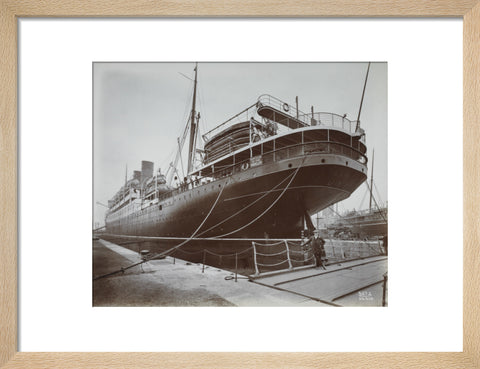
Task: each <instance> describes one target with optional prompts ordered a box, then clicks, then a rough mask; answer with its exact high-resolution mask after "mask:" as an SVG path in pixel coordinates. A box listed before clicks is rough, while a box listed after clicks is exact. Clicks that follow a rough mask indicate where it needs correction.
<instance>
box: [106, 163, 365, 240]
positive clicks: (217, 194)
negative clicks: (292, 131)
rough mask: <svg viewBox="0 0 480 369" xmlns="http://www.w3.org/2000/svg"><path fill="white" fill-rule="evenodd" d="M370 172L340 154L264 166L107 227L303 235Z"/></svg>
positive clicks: (157, 232) (152, 232) (186, 233)
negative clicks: (309, 222)
mask: <svg viewBox="0 0 480 369" xmlns="http://www.w3.org/2000/svg"><path fill="white" fill-rule="evenodd" d="M350 161H351V160H350ZM365 172H366V167H365V166H364V165H363V164H360V163H358V162H355V161H353V162H351V163H349V160H348V158H347V157H343V156H341V155H311V156H308V157H298V158H295V159H288V160H283V161H279V162H273V163H270V164H262V165H260V166H257V167H249V168H246V169H244V170H242V171H239V172H237V173H233V174H232V175H230V176H228V177H225V178H222V179H219V180H217V181H214V182H211V183H208V184H203V185H200V186H197V187H195V188H193V189H189V190H186V191H183V192H180V193H178V194H176V195H175V196H173V197H171V198H168V199H165V200H162V201H159V202H158V203H155V204H152V205H151V206H149V207H146V208H144V209H140V208H138V205H135V204H131V205H129V206H127V207H126V208H125V209H124V210H123V212H124V215H123V216H118V215H117V216H116V217H115V218H116V219H112V217H107V219H106V228H107V232H108V233H111V234H118V235H136V236H157V237H185V238H188V237H192V236H195V237H203V238H206V237H228V238H267V237H268V238H298V237H299V236H300V232H301V230H302V229H303V228H304V225H303V219H304V217H305V216H306V215H309V214H313V213H316V212H318V211H320V210H322V209H324V208H326V207H328V206H330V205H332V204H334V203H336V202H338V201H341V200H343V199H345V198H347V197H349V196H350V194H351V193H352V192H353V191H354V190H355V189H356V188H357V187H358V186H360V184H361V183H362V182H363V181H364V180H365V179H366V175H365ZM135 206H137V208H135Z"/></svg>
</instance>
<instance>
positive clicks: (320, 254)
mask: <svg viewBox="0 0 480 369" xmlns="http://www.w3.org/2000/svg"><path fill="white" fill-rule="evenodd" d="M307 243H309V244H310V246H311V248H312V251H313V256H315V268H318V267H319V266H321V267H322V268H323V269H326V268H325V265H324V264H323V263H324V261H325V260H326V256H327V254H326V252H325V247H324V245H325V240H324V239H323V238H322V237H320V235H319V233H318V230H315V231H314V232H313V237H311V238H310V240H308V242H307Z"/></svg>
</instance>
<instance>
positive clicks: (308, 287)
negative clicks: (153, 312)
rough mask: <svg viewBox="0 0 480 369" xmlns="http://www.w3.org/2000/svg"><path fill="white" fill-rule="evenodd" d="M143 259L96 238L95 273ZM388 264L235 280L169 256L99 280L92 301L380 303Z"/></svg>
mask: <svg viewBox="0 0 480 369" xmlns="http://www.w3.org/2000/svg"><path fill="white" fill-rule="evenodd" d="M139 261H141V257H140V255H139V254H138V253H137V252H135V251H132V250H130V249H127V248H125V247H122V246H119V245H116V244H113V243H111V242H108V241H105V240H102V239H99V240H94V241H93V278H95V277H98V276H102V275H105V274H108V273H110V272H113V271H117V270H119V269H120V268H122V267H127V266H129V265H132V264H134V263H137V262H139ZM386 268H387V258H386V257H377V258H368V259H363V260H357V261H351V262H345V263H342V264H341V265H337V264H335V265H329V266H327V270H326V271H325V270H323V269H322V270H320V269H315V268H307V269H303V270H298V271H293V272H288V273H282V274H277V275H271V276H266V277H261V278H258V279H255V281H254V282H252V281H250V280H249V278H248V277H247V276H241V275H238V278H237V282H235V280H234V273H232V272H230V271H227V270H223V269H219V268H216V267H212V266H208V265H205V268H204V270H203V273H202V269H203V268H202V264H197V263H191V262H188V261H185V260H181V259H178V258H177V259H174V258H172V257H166V258H164V259H161V260H150V261H148V262H146V263H144V264H142V265H137V266H135V267H133V268H131V269H128V270H125V272H123V273H118V274H115V275H113V276H109V277H105V278H101V279H97V280H94V281H93V306H294V307H300V306H324V307H326V306H331V305H339V306H381V296H382V293H383V288H382V284H379V283H376V282H379V281H380V280H381V279H382V278H383V277H382V276H383V273H385V272H386ZM373 283H376V284H373ZM369 284H373V285H372V286H370V287H368V288H366V289H361V288H362V287H364V286H366V285H369ZM359 289H360V290H359ZM357 290H358V291H357ZM343 295H345V296H343ZM342 296H343V297H342Z"/></svg>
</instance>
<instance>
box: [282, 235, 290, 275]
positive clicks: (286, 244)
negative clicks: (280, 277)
mask: <svg viewBox="0 0 480 369" xmlns="http://www.w3.org/2000/svg"><path fill="white" fill-rule="evenodd" d="M283 242H285V247H286V248H287V259H288V269H292V260H291V259H290V249H289V248H288V242H287V240H283Z"/></svg>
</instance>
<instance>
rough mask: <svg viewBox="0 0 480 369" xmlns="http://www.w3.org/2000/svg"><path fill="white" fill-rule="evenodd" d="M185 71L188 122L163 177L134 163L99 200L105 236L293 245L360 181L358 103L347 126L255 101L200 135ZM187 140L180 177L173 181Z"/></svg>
mask: <svg viewBox="0 0 480 369" xmlns="http://www.w3.org/2000/svg"><path fill="white" fill-rule="evenodd" d="M194 72H195V76H194V91H193V101H192V106H191V112H190V117H189V119H188V122H187V125H186V127H185V130H184V133H183V136H182V137H181V138H179V140H178V146H179V150H178V152H177V156H176V158H175V160H174V162H172V163H170V166H169V168H168V170H167V171H165V173H164V174H163V173H162V172H161V171H160V170H157V171H156V172H155V171H154V164H153V163H152V162H149V161H143V162H142V165H141V170H140V171H134V172H133V177H132V178H131V179H129V180H128V179H127V178H126V180H125V183H124V185H123V186H122V187H121V188H120V190H119V191H118V192H117V193H116V194H115V196H114V197H113V198H112V199H111V200H110V201H109V202H108V211H107V213H106V218H105V231H106V233H107V234H112V235H131V236H156V237H179V238H193V237H198V238H200V237H202V238H227V237H228V238H242V239H248V238H299V237H300V234H301V232H302V230H304V227H305V226H304V224H305V222H307V227H308V228H310V229H313V227H314V226H313V223H312V221H311V216H312V215H313V214H315V213H318V212H319V211H321V210H322V209H325V208H327V207H329V206H331V205H332V204H335V203H337V202H338V201H341V200H344V199H346V198H348V197H349V196H350V195H351V194H352V192H353V191H355V190H356V189H357V188H358V187H359V186H360V185H361V184H362V183H363V182H364V181H365V180H366V178H367V161H368V160H367V156H366V152H367V147H366V144H365V132H364V130H363V129H362V128H361V127H360V112H361V105H362V103H360V111H359V114H358V119H357V120H356V121H353V120H349V119H347V118H346V117H345V115H343V116H342V115H338V114H335V113H326V112H314V111H313V107H312V111H311V113H309V114H306V113H303V112H302V111H300V110H299V108H298V99H297V100H296V104H295V105H292V104H289V103H287V102H284V101H282V100H280V99H277V98H275V97H273V96H270V95H262V96H260V97H259V98H258V99H257V101H255V102H254V103H253V104H252V105H250V106H248V107H247V108H246V109H244V110H243V111H241V112H240V113H238V114H236V115H234V116H233V117H232V118H230V119H228V120H227V121H225V122H224V123H222V124H220V125H218V126H216V127H215V128H214V129H212V130H210V131H209V132H207V133H205V134H203V135H200V134H199V129H198V127H199V120H200V113H199V112H198V111H197V110H196V95H197V73H198V67H197V66H196V67H195V69H194ZM367 78H368V70H367ZM367 78H366V79H365V85H366V82H367ZM364 92H365V86H364V88H363V93H364ZM362 102H363V94H362ZM187 136H188V137H189V140H188V155H187V158H186V159H187V172H186V175H185V176H180V174H179V170H178V169H177V167H178V166H179V161H180V162H181V160H182V148H183V145H184V144H185V143H186V141H187ZM201 140H203V142H202V144H199V141H201Z"/></svg>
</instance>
